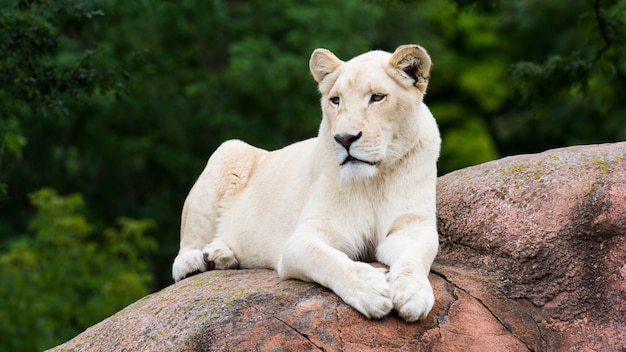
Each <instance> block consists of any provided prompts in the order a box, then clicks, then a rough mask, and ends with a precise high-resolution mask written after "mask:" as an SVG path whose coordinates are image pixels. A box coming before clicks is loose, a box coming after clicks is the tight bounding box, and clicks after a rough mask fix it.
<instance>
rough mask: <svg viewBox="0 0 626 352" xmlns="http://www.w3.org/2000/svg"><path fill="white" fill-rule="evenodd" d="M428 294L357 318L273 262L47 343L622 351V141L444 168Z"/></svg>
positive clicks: (625, 241)
mask: <svg viewBox="0 0 626 352" xmlns="http://www.w3.org/2000/svg"><path fill="white" fill-rule="evenodd" d="M438 203H439V204H438V206H439V231H440V236H441V250H440V254H439V256H438V258H437V260H436V262H435V265H434V266H433V270H432V273H431V277H430V279H431V283H432V284H433V287H434V289H435V298H436V303H435V307H434V308H433V310H432V312H431V313H430V315H429V316H428V317H427V319H426V320H425V321H423V322H419V323H414V324H406V323H404V322H403V321H401V320H400V319H399V318H397V317H396V316H394V315H391V316H388V317H386V318H384V319H381V320H377V321H370V320H367V319H365V318H363V317H362V316H361V315H360V314H358V313H357V312H356V311H354V310H353V309H352V308H350V307H349V306H347V305H346V304H344V303H343V302H342V301H341V300H340V299H339V298H337V296H335V295H334V294H333V293H332V292H331V291H329V290H327V289H325V288H323V287H320V286H318V285H316V284H311V283H304V282H300V281H280V280H279V279H278V277H277V275H276V273H275V272H273V271H268V270H239V271H214V272H209V273H204V274H201V275H198V276H195V277H192V278H189V279H186V280H183V281H182V282H180V283H178V284H175V285H172V286H170V287H167V288H166V289H164V290H162V291H160V292H158V293H155V294H152V295H150V296H148V297H145V298H144V299H142V300H140V301H138V302H136V303H134V304H132V305H130V306H129V307H127V308H126V309H124V310H122V311H120V312H119V313H117V314H115V315H114V316H112V317H110V318H108V319H106V320H104V321H102V322H101V323H99V324H97V325H95V326H93V327H91V328H89V329H88V330H86V331H85V332H83V333H82V334H80V335H79V336H77V337H76V338H74V339H72V340H70V341H68V342H67V343H65V344H63V345H61V346H59V347H57V348H55V349H53V350H54V351H69V350H71V351H122V350H126V351H129V350H134V351H136V350H150V351H189V350H198V351H200V350H201V351H240V350H249V351H252V350H259V351H268V350H272V351H273V350H284V351H308V350H325V351H445V352H447V351H465V352H467V351H625V350H626V281H625V278H626V143H616V144H606V145H597V146H583V147H572V148H564V149H557V150H552V151H548V152H545V153H541V154H535V155H522V156H516V157H509V158H504V159H501V160H497V161H493V162H489V163H486V164H482V165H478V166H474V167H470V168H466V169H463V170H459V171H455V172H452V173H450V174H448V175H445V176H443V177H440V179H439V183H438Z"/></svg>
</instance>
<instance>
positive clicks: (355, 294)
mask: <svg viewBox="0 0 626 352" xmlns="http://www.w3.org/2000/svg"><path fill="white" fill-rule="evenodd" d="M355 264H356V266H355V267H354V268H353V269H352V270H350V274H349V275H350V277H349V278H348V280H345V281H344V282H343V283H342V284H341V285H340V286H339V287H340V289H341V291H342V292H336V293H337V294H338V295H339V296H340V297H341V298H342V299H343V300H344V301H345V302H346V303H348V304H349V305H351V306H352V307H353V308H354V309H356V310H358V311H359V312H361V313H362V314H363V315H365V316H366V317H368V318H370V319H378V318H382V317H383V316H385V315H387V314H389V312H390V311H391V309H393V303H392V300H391V297H392V294H391V287H390V286H389V283H388V282H387V280H386V279H385V276H384V274H383V273H382V272H381V271H380V270H378V269H376V268H373V267H372V266H370V265H368V264H365V263H355Z"/></svg>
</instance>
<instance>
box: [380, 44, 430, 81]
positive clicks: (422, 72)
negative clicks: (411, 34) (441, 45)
mask: <svg viewBox="0 0 626 352" xmlns="http://www.w3.org/2000/svg"><path fill="white" fill-rule="evenodd" d="M389 64H390V65H391V67H393V68H395V69H397V70H400V71H402V72H403V73H404V74H406V75H407V76H409V77H410V78H411V79H413V80H414V81H415V83H414V84H415V86H416V87H417V88H418V89H419V90H420V91H422V92H423V93H425V92H426V87H427V86H428V79H429V78H430V70H431V68H432V61H431V60H430V56H428V53H427V52H426V50H424V48H422V47H421V46H419V45H402V46H399V47H398V48H397V49H396V51H395V52H394V53H393V55H391V59H389Z"/></svg>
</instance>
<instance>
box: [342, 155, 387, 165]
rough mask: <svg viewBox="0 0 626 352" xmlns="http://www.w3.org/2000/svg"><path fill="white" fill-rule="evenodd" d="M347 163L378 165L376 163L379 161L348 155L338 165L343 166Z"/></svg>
mask: <svg viewBox="0 0 626 352" xmlns="http://www.w3.org/2000/svg"><path fill="white" fill-rule="evenodd" d="M348 163H363V164H367V165H370V166H378V164H379V163H380V161H367V160H361V159H357V158H355V157H353V156H352V155H349V154H348V156H347V157H346V160H344V161H343V162H342V163H341V164H340V165H341V166H344V165H346V164H348Z"/></svg>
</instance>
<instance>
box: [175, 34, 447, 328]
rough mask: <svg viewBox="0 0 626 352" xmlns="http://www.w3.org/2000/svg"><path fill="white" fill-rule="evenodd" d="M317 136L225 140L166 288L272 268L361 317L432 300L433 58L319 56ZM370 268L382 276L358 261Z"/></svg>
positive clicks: (200, 183) (197, 195)
mask: <svg viewBox="0 0 626 352" xmlns="http://www.w3.org/2000/svg"><path fill="white" fill-rule="evenodd" d="M309 65H310V69H311V73H312V74H313V77H314V78H315V80H316V81H317V82H318V83H319V90H320V92H321V93H322V99H321V100H322V111H323V118H322V122H321V126H320V128H319V134H318V136H317V138H312V139H309V140H306V141H303V142H299V143H295V144H292V145H289V146H287V147H285V148H283V149H280V150H276V151H272V152H268V151H266V150H262V149H258V148H255V147H252V146H250V145H248V144H246V143H244V142H241V141H237V140H233V141H228V142H225V143H224V144H223V145H222V146H220V147H219V148H218V149H217V150H216V151H215V153H214V154H213V155H212V156H211V158H210V159H209V162H208V164H207V166H206V168H205V169H204V171H203V172H202V174H201V175H200V178H199V179H198V180H197V182H196V184H195V185H194V186H193V188H192V190H191V192H190V193H189V195H188V196H187V199H186V201H185V205H184V207H183V213H182V228H181V241H180V252H179V253H178V256H177V257H176V259H175V260H174V265H173V269H172V272H173V276H174V279H175V280H176V281H178V280H181V279H184V278H185V277H187V276H190V275H192V274H196V273H198V272H202V271H206V270H211V269H232V268H238V267H239V268H271V269H275V270H277V271H278V275H279V276H280V277H281V278H283V279H288V278H295V279H300V280H304V281H314V282H317V283H319V284H321V285H323V286H326V287H328V288H330V289H331V290H333V291H334V292H335V293H336V294H337V295H339V296H340V297H341V298H342V299H343V300H344V301H345V302H347V303H348V304H350V305H351V306H352V307H354V308H355V309H357V310H358V311H359V312H361V313H363V314H364V315H365V316H367V317H369V318H380V317H383V316H384V315H386V314H388V313H389V312H390V311H391V310H392V309H395V310H396V311H397V312H398V314H399V315H400V316H401V317H402V318H404V319H405V320H406V321H415V320H418V319H420V318H424V317H426V315H427V314H428V312H429V311H430V310H431V308H432V306H433V303H434V296H433V291H432V287H431V285H430V283H429V281H428V272H429V270H430V266H431V264H432V262H433V260H434V258H435V255H436V254H437V250H438V245H439V242H438V235H437V227H436V219H435V184H436V176H437V171H436V162H437V158H438V156H439V148H440V144H441V139H440V136H439V131H438V129H437V124H436V122H435V119H434V118H433V116H432V114H431V113H430V111H429V110H428V108H427V107H426V105H424V104H423V102H422V100H423V97H424V93H425V91H426V86H427V85H428V79H429V73H430V69H431V60H430V57H429V56H428V54H427V53H426V51H425V50H424V49H423V48H421V47H420V46H417V45H404V46H401V47H399V48H398V49H396V51H395V52H394V53H393V54H390V53H387V52H383V51H371V52H368V53H365V54H363V55H360V56H358V57H355V58H354V59H352V60H350V61H347V62H343V61H341V60H339V59H338V58H337V57H336V56H335V55H333V54H332V53H331V52H330V51H328V50H325V49H317V50H315V51H314V52H313V55H312V56H311V61H310V63H309ZM374 260H376V261H379V262H382V263H384V264H386V265H387V266H389V270H388V272H385V271H383V270H382V269H376V268H374V267H372V266H371V265H369V264H366V263H364V262H360V261H374Z"/></svg>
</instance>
